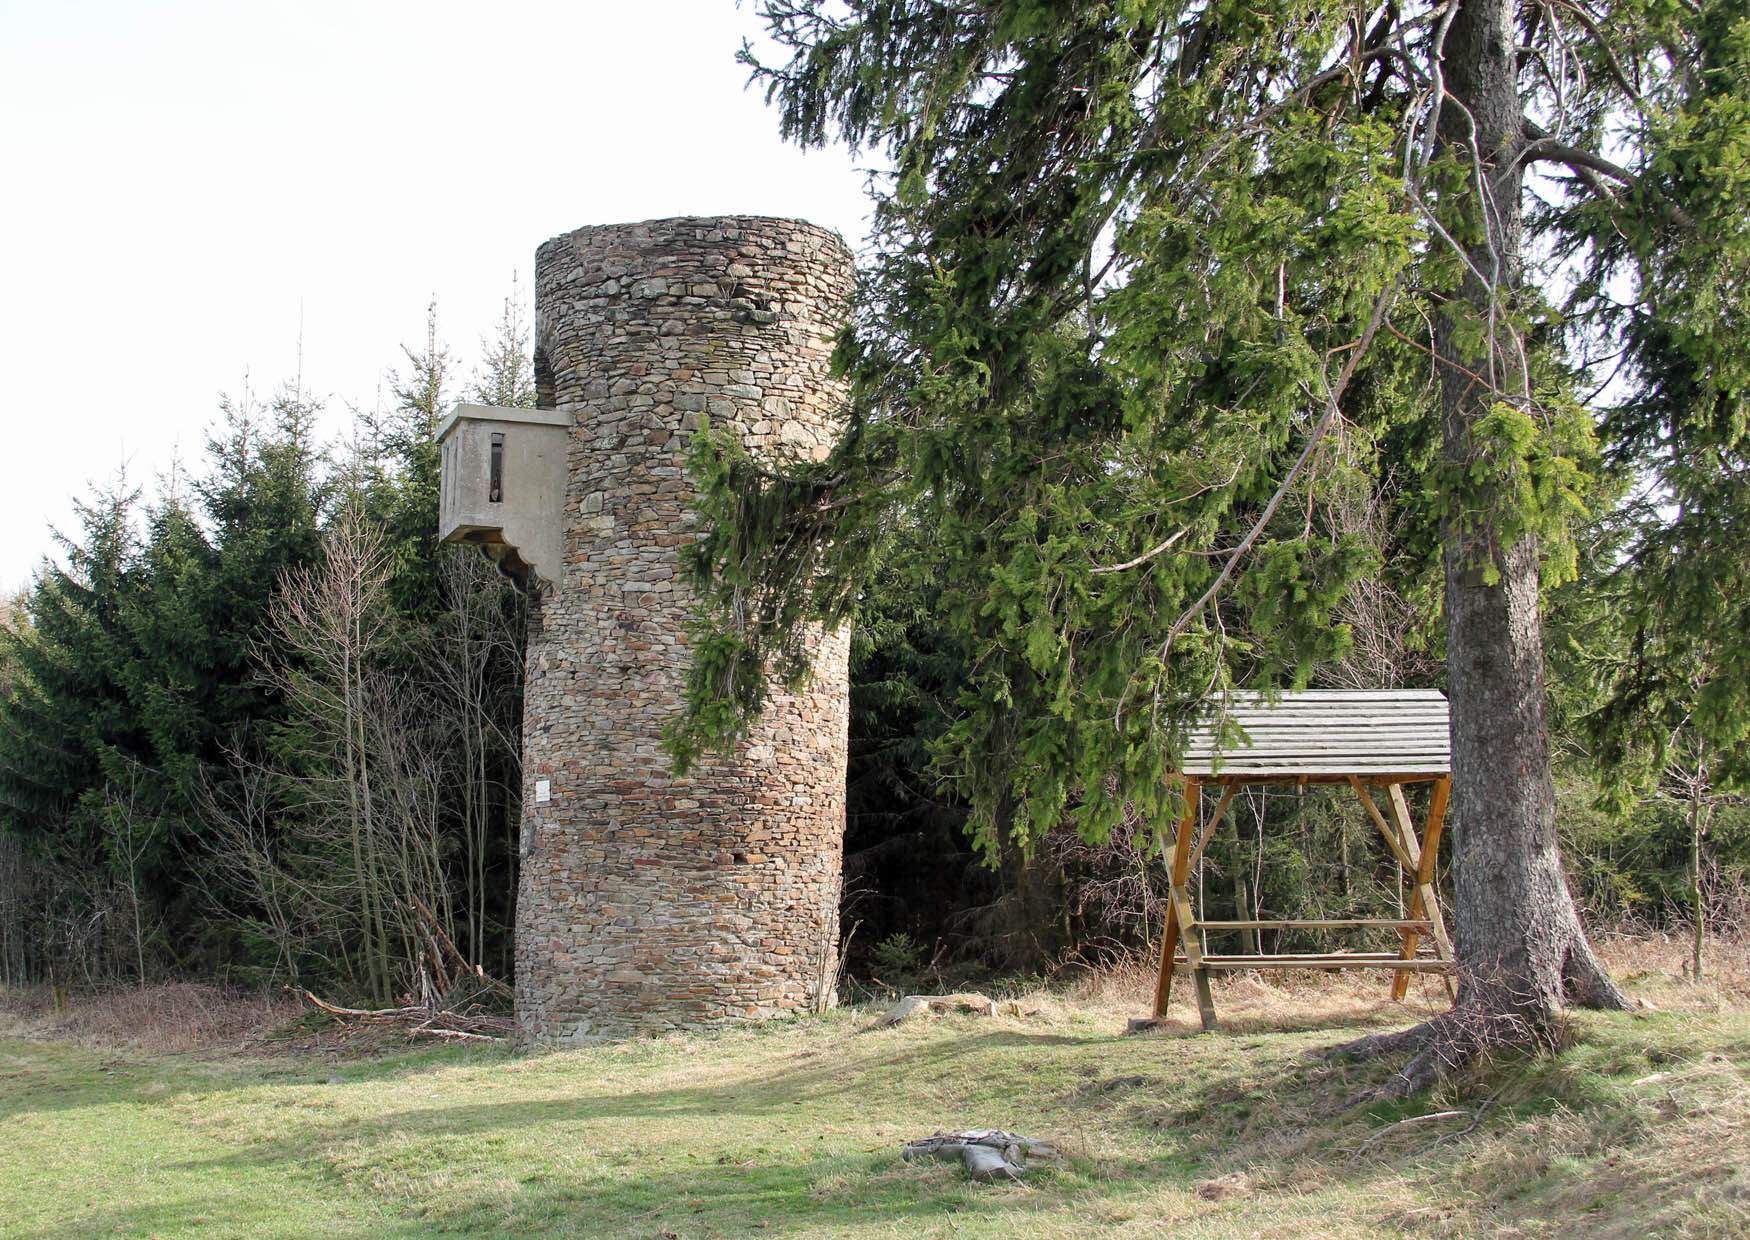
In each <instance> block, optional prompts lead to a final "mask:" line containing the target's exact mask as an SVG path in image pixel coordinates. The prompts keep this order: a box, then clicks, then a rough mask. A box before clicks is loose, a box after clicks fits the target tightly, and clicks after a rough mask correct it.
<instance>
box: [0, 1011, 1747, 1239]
mask: <svg viewBox="0 0 1750 1240" xmlns="http://www.w3.org/2000/svg"><path fill="white" fill-rule="evenodd" d="M1258 993H1263V992H1262V990H1261V989H1260V990H1259V992H1258ZM1370 993H1371V992H1370ZM1228 1006H1229V1008H1230V1010H1233V1011H1234V1012H1235V1018H1234V1019H1233V1020H1232V1021H1231V1022H1230V1028H1231V1029H1233V1030H1235V1032H1228V1033H1221V1034H1216V1035H1211V1036H1188V1035H1187V1036H1176V1035H1174V1034H1170V1033H1169V1034H1157V1035H1151V1036H1147V1037H1141V1038H1125V1037H1121V1036H1118V1034H1117V1030H1119V1029H1120V1028H1122V1021H1121V1020H1120V1019H1119V1017H1120V1015H1121V1013H1120V1012H1119V1011H1118V1010H1116V1009H1114V1008H1110V1007H1102V1006H1100V1005H1098V1004H1095V1003H1091V1002H1090V1003H1087V1004H1077V1003H1072V1002H1068V1001H1061V1000H1054V999H1050V998H1045V999H1041V1000H1040V1001H1039V1002H1038V1003H1036V1004H1033V1005H1031V1007H1032V1011H1031V1014H1029V1015H1023V1016H1016V1015H1008V1016H999V1017H997V1018H994V1019H992V1018H977V1017H944V1018H937V1019H933V1020H922V1021H917V1022H914V1023H912V1024H908V1025H905V1026H901V1027H900V1028H897V1029H892V1030H876V1031H871V1030H870V1029H869V1028H868V1026H869V1025H870V1024H871V1021H870V1018H869V1016H868V1014H866V1013H854V1012H843V1011H841V1012H836V1013H832V1014H829V1015H826V1016H821V1017H815V1018H809V1019H805V1020H794V1021H785V1022H779V1023H776V1024H772V1025H768V1026H765V1027H763V1028H759V1029H748V1030H736V1031H729V1032H724V1033H719V1034H713V1035H677V1036H673V1037H669V1038H664V1039H657V1040H649V1041H639V1042H631V1043H623V1044H619V1045H609V1046H599V1047H593V1048H589V1049H582V1050H575V1051H567V1052H562V1053H552V1054H543V1055H533V1056H526V1057H519V1056H515V1055H512V1054H509V1053H505V1052H502V1051H499V1050H496V1049H484V1050H479V1049H454V1048H442V1049H438V1050H417V1051H403V1052H400V1053H395V1054H390V1055H387V1056H384V1057H379V1058H373V1059H367V1060H362V1061H353V1062H338V1063H337V1062H331V1061H329V1060H327V1059H324V1058H322V1057H320V1056H316V1055H313V1054H309V1053H300V1054H282V1055H278V1056H274V1057H269V1058H238V1057H232V1058H227V1059H203V1058H199V1057H188V1056H176V1057H170V1056H148V1055H142V1054H139V1053H124V1052H119V1051H115V1050H101V1049H92V1048H90V1047H88V1046H81V1045H76V1044H73V1043H70V1042H65V1041H48V1040H40V1039H39V1038H37V1037H34V1036H11V1037H4V1038H0V1236H5V1237H8V1238H12V1237H18V1238H20V1240H23V1238H27V1237H49V1236H54V1237H60V1236H95V1235H112V1234H116V1233H118V1232H119V1233H122V1234H134V1235H141V1236H145V1235H157V1236H164V1237H170V1236H201V1237H209V1236H210V1237H219V1236H323V1237H328V1236H335V1237H339V1236H385V1237H400V1236H427V1235H442V1234H466V1235H485V1236H528V1235H577V1236H637V1237H661V1236H665V1235H674V1236H679V1237H685V1238H688V1240H692V1238H696V1237H708V1236H737V1237H739V1236H856V1237H864V1236H906V1237H917V1236H950V1235H952V1236H993V1237H994V1236H1015V1235H1025V1236H1028V1237H1050V1236H1064V1237H1071V1236H1087V1235H1093V1234H1100V1235H1108V1234H1109V1235H1134V1236H1158V1235H1166V1234H1170V1235H1177V1236H1187V1237H1197V1236H1239V1235H1253V1234H1284V1233H1287V1234H1294V1233H1296V1232H1298V1233H1299V1234H1302V1235H1307V1236H1361V1235H1375V1234H1381V1233H1386V1234H1391V1233H1397V1232H1402V1233H1407V1234H1417V1235H1429V1234H1447V1235H1469V1234H1501V1233H1503V1232H1507V1233H1510V1234H1522V1235H1547V1234H1572V1235H1599V1234H1607V1235H1608V1234H1618V1235H1623V1236H1632V1235H1644V1234H1651V1233H1664V1234H1691V1235H1720V1236H1726V1235H1743V1234H1746V1233H1747V1232H1750V1176H1747V1173H1746V1172H1745V1170H1744V1165H1745V1164H1746V1162H1750V1139H1747V1134H1746V1128H1745V1124H1746V1117H1747V1115H1750V1101H1747V1098H1750V1090H1747V1089H1746V1085H1745V1071H1746V1068H1747V1067H1750V1014H1747V1013H1746V1012H1745V1011H1743V1010H1741V1009H1738V1008H1730V1009H1726V1010H1715V1011H1710V1012H1663V1013H1639V1014H1633V1015H1621V1016H1610V1017H1585V1018H1582V1019H1580V1020H1579V1021H1578V1022H1577V1030H1578V1033H1579V1035H1580V1039H1579V1041H1578V1043H1577V1044H1576V1045H1575V1046H1574V1047H1573V1048H1572V1049H1570V1050H1568V1051H1566V1052H1564V1053H1563V1054H1561V1055H1559V1056H1557V1057H1554V1058H1551V1059H1545V1060H1539V1061H1519V1062H1514V1063H1503V1064H1497V1065H1495V1067H1494V1068H1492V1069H1491V1070H1490V1071H1489V1072H1488V1073H1486V1074H1484V1075H1481V1076H1479V1077H1477V1078H1474V1079H1471V1080H1468V1081H1466V1082H1463V1083H1461V1084H1458V1085H1454V1086H1452V1087H1450V1088H1449V1089H1447V1090H1445V1091H1443V1092H1442V1093H1440V1094H1439V1095H1437V1096H1432V1097H1428V1098H1424V1099H1418V1100H1416V1101H1415V1102H1414V1103H1412V1104H1409V1105H1400V1106H1391V1107H1385V1106H1362V1107H1353V1106H1347V1105H1346V1103H1347V1101H1348V1100H1349V1099H1350V1098H1352V1097H1354V1096H1355V1095H1356V1094H1357V1093H1358V1092H1359V1091H1361V1090H1362V1089H1364V1088H1365V1087H1366V1086H1367V1085H1368V1084H1370V1083H1372V1082H1374V1081H1377V1080H1378V1079H1379V1078H1380V1077H1381V1076H1382V1075H1383V1073H1384V1072H1385V1071H1386V1069H1387V1065H1377V1064H1376V1065H1331V1064H1327V1063H1325V1062H1323V1061H1319V1060H1315V1059H1313V1058H1311V1057H1309V1056H1308V1055H1307V1054H1306V1052H1308V1051H1310V1050H1314V1049H1317V1048H1320V1047H1325V1046H1329V1045H1331V1044H1332V1043H1334V1042H1336V1041H1338V1040H1340V1039H1342V1038H1344V1037H1346V1036H1353V1035H1354V1034H1356V1033H1358V1032H1362V1031H1365V1029H1367V1028H1379V1027H1387V1026H1388V1025H1389V1024H1390V1023H1392V1022H1397V1021H1402V1020H1404V1019H1405V1018H1406V1015H1408V1014H1406V1012H1405V1011H1404V1010H1403V1009H1401V1008H1394V1007H1392V1006H1391V1005H1387V1004H1379V1003H1375V1002H1372V1001H1371V1000H1369V1002H1368V1004H1366V1005H1351V1006H1350V1008H1348V1009H1345V1010H1341V1011H1336V1012H1331V1011H1319V1012H1308V1013H1300V1012H1296V1011H1294V1010H1292V1009H1286V1008H1285V1007H1284V1006H1283V1005H1282V1004H1281V1003H1280V1002H1274V1001H1273V1006H1270V1007H1269V1010H1265V1011H1261V1013H1258V1014H1253V1015H1251V1016H1248V1015H1247V1014H1246V1012H1245V1011H1244V1007H1243V1004H1240V1005H1239V1006H1238V1007H1236V1006H1235V1004H1234V1002H1232V1001H1230V1002H1229V1005H1228ZM14 1032H15V1034H19V1033H22V1032H23V1031H21V1030H15V1031H14ZM1125 1076H1141V1077H1143V1078H1144V1080H1143V1083H1141V1084H1139V1085H1120V1086H1117V1087H1112V1088H1102V1085H1103V1083H1106V1082H1110V1081H1112V1079H1113V1078H1117V1077H1125ZM1648 1078H1654V1079H1651V1080H1649V1079H1648ZM1485 1102H1486V1105H1484V1106H1483V1108H1482V1115H1481V1118H1480V1120H1479V1121H1478V1122H1477V1124H1476V1126H1475V1127H1474V1128H1473V1129H1471V1130H1470V1131H1468V1132H1466V1131H1464V1129H1465V1128H1466V1127H1467V1124H1468V1121H1467V1120H1458V1121H1438V1122H1435V1123H1430V1124H1422V1125H1407V1126H1404V1127H1401V1128H1399V1129H1394V1130H1392V1131H1391V1132H1389V1133H1384V1135H1383V1136H1381V1135H1378V1134H1381V1133H1382V1131H1383V1130H1384V1127H1385V1126H1386V1125H1387V1124H1390V1123H1394V1122H1397V1121H1400V1120H1402V1119H1405V1118H1408V1117H1410V1116H1412V1115H1416V1114H1422V1113H1426V1112H1428V1111H1431V1110H1438V1109H1442V1108H1447V1107H1452V1108H1460V1109H1464V1110H1466V1111H1469V1112H1472V1113H1474V1112H1475V1111H1476V1109H1477V1107H1478V1106H1479V1104H1483V1103H1485ZM970 1125H999V1126H1002V1127H1006V1128H1010V1129H1013V1130H1016V1131H1020V1132H1024V1133H1027V1134H1029V1135H1034V1136H1039V1137H1044V1138H1048V1139H1052V1140H1054V1141H1057V1142H1059V1143H1061V1145H1062V1146H1063V1147H1064V1149H1065V1150H1066V1151H1067V1154H1068V1157H1067V1158H1066V1159H1065V1160H1064V1161H1063V1163H1062V1164H1061V1165H1059V1166H1056V1167H1053V1168H1050V1169H1047V1170H1043V1171H1041V1172H1039V1173H1037V1174H1036V1175H1034V1176H1033V1177H1031V1178H1029V1180H1028V1181H1027V1183H1026V1184H1024V1185H1001V1186H982V1185H974V1184H970V1183H968V1182H966V1181H965V1180H964V1179H963V1178H962V1177H961V1175H960V1173H959V1171H958V1168H957V1167H954V1166H950V1165H947V1164H931V1165H921V1166H920V1165H908V1164H905V1163H903V1162H901V1161H900V1159H899V1157H898V1149H899V1146H900V1144H901V1142H902V1141H904V1140H905V1139H907V1138H912V1137H918V1136H924V1135H927V1134H928V1133H930V1132H932V1131H935V1130H937V1129H941V1128H948V1127H963V1126H970ZM1200 1189H1201V1190H1202V1191H1201V1192H1200V1191H1199V1190H1200Z"/></svg>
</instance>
